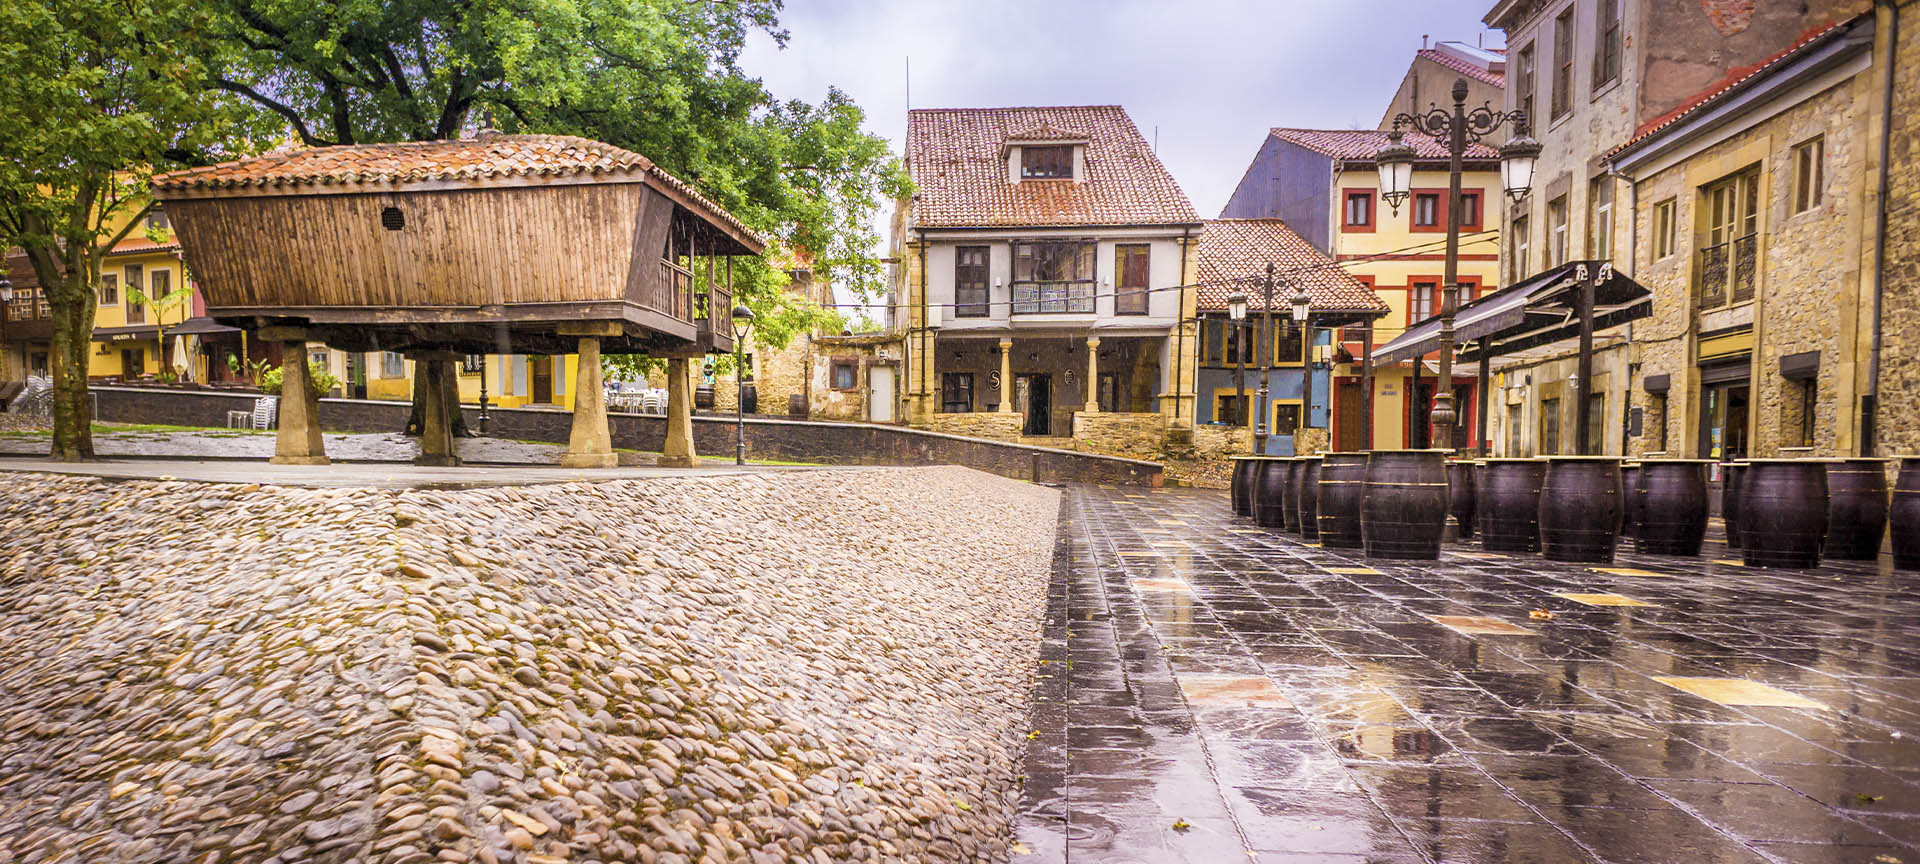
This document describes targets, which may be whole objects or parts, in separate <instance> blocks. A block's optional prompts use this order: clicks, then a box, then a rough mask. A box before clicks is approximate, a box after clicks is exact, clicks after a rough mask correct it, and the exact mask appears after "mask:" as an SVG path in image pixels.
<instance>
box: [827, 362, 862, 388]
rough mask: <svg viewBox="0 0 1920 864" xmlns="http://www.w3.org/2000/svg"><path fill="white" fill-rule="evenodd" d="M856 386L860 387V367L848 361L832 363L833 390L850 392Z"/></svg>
mask: <svg viewBox="0 0 1920 864" xmlns="http://www.w3.org/2000/svg"><path fill="white" fill-rule="evenodd" d="M858 386H860V367H859V366H858V365H856V364H854V363H852V362H848V361H840V360H836V361H834V364H833V389H835V390H852V389H854V388H856V387H858Z"/></svg>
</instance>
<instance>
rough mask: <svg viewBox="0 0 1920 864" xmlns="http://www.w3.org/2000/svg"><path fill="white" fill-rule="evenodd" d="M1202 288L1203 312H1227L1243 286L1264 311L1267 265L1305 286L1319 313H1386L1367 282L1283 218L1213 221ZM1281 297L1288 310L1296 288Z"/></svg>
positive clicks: (1202, 261)
mask: <svg viewBox="0 0 1920 864" xmlns="http://www.w3.org/2000/svg"><path fill="white" fill-rule="evenodd" d="M1199 256H1200V257H1199V261H1198V264H1199V267H1198V270H1199V280H1200V281H1199V288H1198V289H1197V291H1196V297H1197V298H1198V300H1199V304H1200V308H1201V309H1225V308H1227V294H1228V293H1230V292H1232V291H1233V290H1234V289H1236V288H1238V289H1240V290H1243V291H1246V292H1247V293H1248V294H1249V298H1248V301H1249V302H1248V305H1249V307H1250V308H1253V309H1260V308H1263V307H1264V305H1265V302H1266V299H1265V296H1264V295H1262V294H1261V293H1260V292H1257V291H1254V290H1253V286H1254V284H1255V282H1254V280H1255V279H1256V278H1258V277H1262V276H1264V275H1265V273H1266V268H1267V264H1268V262H1272V263H1273V264H1274V265H1276V266H1277V269H1278V275H1279V276H1280V277H1281V279H1282V280H1283V282H1284V283H1285V284H1287V285H1289V286H1298V285H1301V284H1304V285H1306V286H1307V293H1308V294H1309V295H1311V296H1312V297H1313V309H1314V310H1315V311H1341V312H1366V311H1379V312H1385V311H1387V309H1388V307H1387V303H1386V301H1385V300H1382V299H1380V295H1378V294H1375V293H1373V289H1371V288H1368V287H1367V285H1366V283H1364V282H1361V281H1360V280H1359V279H1356V278H1354V276H1353V274H1351V273H1348V272H1347V271H1346V270H1345V268H1342V267H1340V266H1339V265H1338V264H1335V263H1334V261H1333V259H1331V258H1328V257H1327V255H1326V253H1324V252H1321V251H1320V250H1319V249H1316V248H1314V246H1313V244H1311V243H1308V242H1307V241H1306V238H1304V237H1301V236H1300V235H1299V234H1296V233H1294V231H1293V229H1292V228H1289V227H1287V223H1285V222H1282V221H1280V220H1279V219H1210V220H1208V221H1207V223H1206V226H1205V227H1204V228H1203V229H1202V230H1201V232H1200V249H1199ZM1283 290H1284V292H1285V295H1286V296H1284V297H1282V296H1280V295H1279V294H1278V293H1276V295H1275V297H1274V302H1275V305H1276V306H1289V305H1290V303H1291V298H1292V296H1293V289H1292V288H1291V287H1289V288H1286V289H1283Z"/></svg>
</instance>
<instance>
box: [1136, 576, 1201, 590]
mask: <svg viewBox="0 0 1920 864" xmlns="http://www.w3.org/2000/svg"><path fill="white" fill-rule="evenodd" d="M1133 590H1135V591H1192V590H1193V586H1192V585H1189V584H1187V583H1186V582H1184V581H1182V580H1179V579H1135V580H1133Z"/></svg>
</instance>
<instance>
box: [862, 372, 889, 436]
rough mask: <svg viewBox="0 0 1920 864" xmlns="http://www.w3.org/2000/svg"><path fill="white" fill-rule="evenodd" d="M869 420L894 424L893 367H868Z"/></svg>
mask: <svg viewBox="0 0 1920 864" xmlns="http://www.w3.org/2000/svg"><path fill="white" fill-rule="evenodd" d="M867 388H868V392H867V420H869V421H871V422H874V423H892V422H893V367H892V366H869V367H867Z"/></svg>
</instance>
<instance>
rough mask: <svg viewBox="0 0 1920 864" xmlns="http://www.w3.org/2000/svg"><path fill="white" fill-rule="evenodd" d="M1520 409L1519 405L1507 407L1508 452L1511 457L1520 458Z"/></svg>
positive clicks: (1507, 454)
mask: <svg viewBox="0 0 1920 864" xmlns="http://www.w3.org/2000/svg"><path fill="white" fill-rule="evenodd" d="M1520 408H1521V406H1519V405H1508V406H1507V452H1506V453H1505V454H1504V455H1506V456H1509V457H1518V456H1520V454H1521V452H1522V451H1521V450H1520V425H1521V424H1520Z"/></svg>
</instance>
